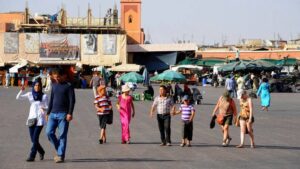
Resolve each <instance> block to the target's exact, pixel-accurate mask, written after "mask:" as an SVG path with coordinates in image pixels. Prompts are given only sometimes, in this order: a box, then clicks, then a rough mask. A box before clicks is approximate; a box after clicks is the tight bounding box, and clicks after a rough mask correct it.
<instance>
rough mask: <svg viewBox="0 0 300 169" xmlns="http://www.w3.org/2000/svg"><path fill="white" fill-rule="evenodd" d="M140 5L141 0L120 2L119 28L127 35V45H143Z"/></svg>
mask: <svg viewBox="0 0 300 169" xmlns="http://www.w3.org/2000/svg"><path fill="white" fill-rule="evenodd" d="M141 4H142V2H141V0H121V27H122V29H123V30H125V32H126V34H127V43H128V44H143V43H144V32H143V29H142V28H141Z"/></svg>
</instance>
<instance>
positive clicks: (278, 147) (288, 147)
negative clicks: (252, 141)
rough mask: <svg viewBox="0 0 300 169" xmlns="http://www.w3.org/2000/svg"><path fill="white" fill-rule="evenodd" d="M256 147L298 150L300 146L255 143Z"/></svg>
mask: <svg viewBox="0 0 300 169" xmlns="http://www.w3.org/2000/svg"><path fill="white" fill-rule="evenodd" d="M255 148H257V149H272V150H297V151H299V150H300V147H293V146H272V145H256V147H255Z"/></svg>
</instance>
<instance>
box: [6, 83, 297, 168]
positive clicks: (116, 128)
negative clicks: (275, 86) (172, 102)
mask: <svg viewBox="0 0 300 169" xmlns="http://www.w3.org/2000/svg"><path fill="white" fill-rule="evenodd" d="M157 89H158V87H157V86H156V87H155V90H156V93H157V91H158V90H157ZM143 90H144V88H143V87H140V88H139V89H138V90H137V92H141V91H143ZM200 90H201V91H202V92H203V97H204V100H203V104H202V105H197V106H195V107H196V117H195V121H194V138H193V142H192V144H193V146H192V147H184V148H182V147H180V146H179V143H180V139H181V138H180V137H181V123H180V115H178V116H175V117H173V118H172V143H173V146H171V147H160V146H159V143H160V138H159V131H158V126H157V121H156V119H155V118H153V119H151V118H150V117H149V110H150V107H151V104H152V102H150V101H144V102H143V101H140V102H134V104H135V107H136V117H135V118H134V119H133V120H132V123H131V134H132V139H131V141H132V144H129V145H123V144H120V143H121V133H120V131H121V127H120V122H119V115H118V112H117V111H116V110H115V111H114V115H115V116H114V124H113V125H111V126H108V128H107V137H108V143H107V144H105V145H99V144H98V130H99V127H98V120H97V117H96V114H95V110H94V107H93V104H92V103H93V99H92V95H93V94H92V91H91V90H89V89H87V90H81V89H78V90H76V98H77V102H76V106H75V111H74V120H73V121H72V122H71V125H70V130H69V134H68V147H67V154H66V161H65V163H62V164H56V163H54V161H53V156H54V154H55V152H54V151H53V150H54V149H53V147H52V146H51V145H50V143H49V141H48V140H47V138H46V136H45V132H44V131H45V130H43V132H42V134H41V137H40V142H41V144H42V146H43V147H44V149H45V150H46V155H45V160H44V161H39V160H38V159H37V160H36V161H35V162H33V163H28V162H25V159H26V157H27V155H28V153H29V150H30V146H31V144H30V139H29V133H28V128H27V127H26V126H25V121H26V118H27V115H28V110H29V103H28V102H27V101H17V100H16V99H15V96H16V94H17V92H18V88H16V87H14V88H8V89H7V88H3V87H2V86H1V87H0V133H1V134H0V169H27V168H28V169H41V168H43V169H54V168H62V169H81V168H86V169H93V168H95V169H102V168H103V169H171V168H172V169H183V168H189V169H198V168H204V169H210V168H211V169H214V168H224V169H234V168H239V169H241V168H249V169H253V168H259V169H299V168H300V132H299V131H300V125H299V124H300V123H299V121H300V102H299V100H300V94H293V93H272V101H271V104H272V105H271V108H270V111H269V112H261V111H260V107H259V100H258V99H255V100H254V105H255V111H254V112H255V115H254V116H255V123H254V134H255V142H256V145H257V148H256V149H250V148H248V147H247V148H244V149H237V148H235V146H236V145H238V144H239V128H237V127H233V126H232V127H231V128H230V132H231V135H232V138H233V140H232V142H231V146H229V147H226V148H223V147H221V142H222V136H221V131H220V129H219V127H218V126H216V127H215V128H214V129H209V121H210V114H211V112H212V110H213V108H214V104H215V102H216V101H217V99H218V97H219V96H220V95H221V93H222V92H223V88H212V87H200ZM112 100H113V104H114V105H115V98H112ZM177 106H178V105H177ZM114 108H115V106H114ZM246 144H247V145H249V138H248V136H247V137H246Z"/></svg>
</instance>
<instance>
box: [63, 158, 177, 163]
mask: <svg viewBox="0 0 300 169" xmlns="http://www.w3.org/2000/svg"><path fill="white" fill-rule="evenodd" d="M68 161H69V162H77V163H83V162H172V161H176V160H163V159H153V158H108V159H99V158H86V159H73V160H68Z"/></svg>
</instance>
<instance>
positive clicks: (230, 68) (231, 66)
mask: <svg viewBox="0 0 300 169" xmlns="http://www.w3.org/2000/svg"><path fill="white" fill-rule="evenodd" d="M280 69H282V66H279V65H275V64H273V63H270V62H267V61H264V60H252V61H243V60H241V61H237V62H232V63H228V64H225V65H222V66H221V67H219V68H218V71H220V72H234V71H235V72H239V71H247V72H258V71H273V70H280Z"/></svg>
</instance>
